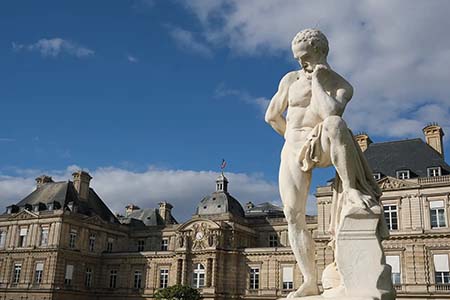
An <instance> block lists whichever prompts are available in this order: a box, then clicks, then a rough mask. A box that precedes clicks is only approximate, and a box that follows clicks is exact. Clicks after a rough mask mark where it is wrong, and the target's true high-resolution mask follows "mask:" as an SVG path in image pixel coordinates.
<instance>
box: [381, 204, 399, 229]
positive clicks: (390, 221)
mask: <svg viewBox="0 0 450 300" xmlns="http://www.w3.org/2000/svg"><path fill="white" fill-rule="evenodd" d="M383 209H384V219H385V220H386V224H387V226H388V228H389V230H397V229H398V210H397V205H384V206H383Z"/></svg>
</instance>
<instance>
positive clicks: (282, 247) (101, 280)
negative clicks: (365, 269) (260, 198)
mask: <svg viewBox="0 0 450 300" xmlns="http://www.w3.org/2000/svg"><path fill="white" fill-rule="evenodd" d="M424 134H425V141H423V140H422V139H409V140H401V141H393V142H384V143H372V141H371V140H370V138H369V136H368V135H367V134H360V135H358V136H356V139H357V141H358V143H359V145H360V147H361V149H362V150H363V151H364V154H365V156H366V157H367V159H368V161H369V163H370V165H371V167H372V169H373V176H374V177H375V178H376V179H377V181H378V183H379V185H380V187H381V188H382V190H383V196H382V203H383V207H384V213H385V218H386V222H387V224H388V226H389V229H390V231H391V237H390V238H389V239H388V240H386V241H384V242H383V246H384V249H385V253H386V260H387V262H388V263H389V264H390V265H391V267H392V280H393V282H394V284H395V287H396V290H397V297H398V298H408V299H448V297H449V295H450V275H449V255H450V229H449V217H450V214H449V209H450V199H449V198H450V166H449V165H448V164H447V163H446V162H445V160H444V152H443V144H442V137H443V135H444V133H443V131H442V129H441V128H440V127H439V126H438V125H437V124H430V125H429V126H427V127H425V128H424ZM90 180H91V176H90V175H89V174H88V173H87V172H84V171H78V172H75V173H74V174H73V178H72V179H71V180H68V181H64V182H54V181H53V180H52V178H51V177H49V176H45V175H43V176H40V177H38V178H36V189H35V190H34V191H33V192H32V193H31V194H29V195H28V196H26V197H25V198H24V199H22V200H20V201H18V202H17V203H16V204H13V205H10V206H8V207H7V208H6V211H5V212H4V213H3V214H2V215H0V300H10V299H14V300H15V299H30V300H50V299H71V300H72V299H73V300H90V299H92V300H94V299H96V300H97V299H102V300H107V299H108V300H109V299H129V300H131V299H136V300H137V299H153V296H154V293H155V291H157V290H158V289H161V288H164V287H167V286H171V285H174V284H189V285H191V286H193V287H195V288H198V289H199V290H200V292H201V294H202V296H203V297H204V298H205V299H277V298H280V297H284V296H286V295H287V294H288V293H289V292H291V291H293V290H294V289H296V288H298V287H299V285H300V283H301V281H302V278H301V274H300V272H299V270H298V268H297V266H296V262H295V258H294V256H293V254H292V251H291V249H290V247H289V241H288V235H287V224H286V220H285V218H284V214H283V210H282V209H281V208H280V207H278V206H275V205H273V204H271V203H261V204H256V205H255V204H253V203H251V202H249V203H246V204H245V205H242V204H241V203H240V202H239V201H238V200H237V199H235V198H234V197H233V196H232V195H231V193H230V192H229V186H228V180H227V178H226V177H225V176H224V175H223V174H222V175H220V176H219V177H218V178H217V179H216V186H215V191H214V192H212V193H211V195H208V196H206V197H204V198H203V199H202V200H200V201H199V203H198V206H197V207H196V208H193V213H194V214H193V216H192V218H191V219H189V220H187V221H185V222H183V223H180V222H178V221H177V220H176V219H175V218H174V217H173V215H172V209H176V207H172V205H170V204H169V203H167V202H161V203H160V204H159V207H157V208H139V207H137V206H136V205H133V204H130V205H128V206H127V207H126V208H125V212H124V214H123V215H120V216H119V215H114V214H113V213H112V212H111V211H110V210H109V209H108V207H107V205H106V204H105V202H103V200H102V199H101V198H100V197H99V195H97V194H96V193H95V191H94V190H93V189H92V188H91V187H90ZM331 197H332V182H329V183H328V184H326V185H324V186H320V187H318V188H317V190H316V198H317V204H318V215H317V216H308V217H307V222H308V226H309V229H310V230H311V232H312V234H313V236H314V238H315V240H316V260H317V268H318V270H319V274H320V273H321V272H322V271H323V269H324V267H325V266H326V265H327V264H329V263H331V262H332V261H333V252H332V251H331V249H329V248H328V247H327V244H328V242H329V240H330V236H329V234H328V232H327V230H328V225H329V215H330V207H331V205H330V204H331ZM106 200H107V199H106ZM319 285H320V279H319Z"/></svg>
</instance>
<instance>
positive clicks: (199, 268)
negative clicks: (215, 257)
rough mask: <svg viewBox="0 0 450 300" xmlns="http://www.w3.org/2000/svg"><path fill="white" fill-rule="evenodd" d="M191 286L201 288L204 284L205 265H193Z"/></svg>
mask: <svg viewBox="0 0 450 300" xmlns="http://www.w3.org/2000/svg"><path fill="white" fill-rule="evenodd" d="M192 286H193V287H195V288H202V287H204V286H205V267H204V266H203V265H202V264H195V265H194V273H192Z"/></svg>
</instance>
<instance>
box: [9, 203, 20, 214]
mask: <svg viewBox="0 0 450 300" xmlns="http://www.w3.org/2000/svg"><path fill="white" fill-rule="evenodd" d="M18 211H19V207H18V206H17V205H14V204H13V205H10V206H8V207H7V208H6V213H7V214H14V213H16V212H18Z"/></svg>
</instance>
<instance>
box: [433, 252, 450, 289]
mask: <svg viewBox="0 0 450 300" xmlns="http://www.w3.org/2000/svg"><path fill="white" fill-rule="evenodd" d="M433 260H434V279H435V282H436V284H448V283H450V267H449V264H448V254H435V255H433Z"/></svg>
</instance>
